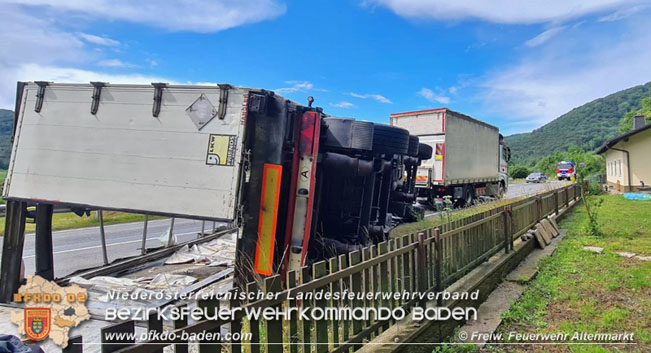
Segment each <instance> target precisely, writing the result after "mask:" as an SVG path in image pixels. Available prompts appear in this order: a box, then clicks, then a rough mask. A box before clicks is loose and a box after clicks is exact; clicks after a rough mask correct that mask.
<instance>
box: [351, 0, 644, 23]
mask: <svg viewBox="0 0 651 353" xmlns="http://www.w3.org/2000/svg"><path fill="white" fill-rule="evenodd" d="M632 2H634V1H632V0H547V1H522V0H493V1H485V0H455V1H450V0H366V1H364V2H363V3H364V4H365V5H367V6H383V7H386V8H388V9H390V10H391V11H393V12H394V13H395V14H397V15H398V16H401V17H406V18H417V19H435V20H443V21H449V20H466V19H480V20H485V21H489V22H495V23H507V24H529V23H545V22H555V21H565V20H568V19H571V18H577V17H581V16H584V15H588V14H593V13H599V12H603V11H608V10H614V9H618V8H625V7H628V6H629V5H630V4H631V3H632Z"/></svg>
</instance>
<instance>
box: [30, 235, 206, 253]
mask: <svg viewBox="0 0 651 353" xmlns="http://www.w3.org/2000/svg"><path fill="white" fill-rule="evenodd" d="M198 233H199V231H195V232H187V233H179V234H174V235H176V236H180V235H189V234H198ZM158 238H159V237H154V238H147V240H149V239H158ZM140 242H142V239H138V240H129V241H123V242H120V243H112V244H106V247H107V248H108V247H109V246H115V245H124V244H131V243H140ZM101 248H102V246H101V245H95V246H87V247H85V248H77V249H68V250H61V251H55V252H53V253H52V254H54V255H56V254H65V253H69V252H75V251H83V250H90V249H101ZM35 256H36V255H28V256H23V259H29V258H32V257H35Z"/></svg>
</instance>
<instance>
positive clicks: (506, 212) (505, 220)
mask: <svg viewBox="0 0 651 353" xmlns="http://www.w3.org/2000/svg"><path fill="white" fill-rule="evenodd" d="M508 218H509V209H508V208H507V207H506V206H504V208H503V210H502V223H503V225H504V253H505V254H508V253H509V229H508V227H509V220H508Z"/></svg>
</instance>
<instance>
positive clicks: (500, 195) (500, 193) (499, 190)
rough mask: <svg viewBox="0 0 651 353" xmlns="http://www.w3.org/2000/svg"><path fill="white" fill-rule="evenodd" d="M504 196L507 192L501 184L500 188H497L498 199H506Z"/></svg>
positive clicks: (501, 183)
mask: <svg viewBox="0 0 651 353" xmlns="http://www.w3.org/2000/svg"><path fill="white" fill-rule="evenodd" d="M504 194H506V190H505V188H504V183H503V182H500V186H499V187H498V188H497V198H498V199H499V200H501V199H503V198H504Z"/></svg>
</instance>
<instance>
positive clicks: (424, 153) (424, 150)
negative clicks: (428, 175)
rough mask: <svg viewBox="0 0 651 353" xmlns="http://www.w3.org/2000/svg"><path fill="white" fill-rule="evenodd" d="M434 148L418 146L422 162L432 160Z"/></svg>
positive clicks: (421, 144)
mask: <svg viewBox="0 0 651 353" xmlns="http://www.w3.org/2000/svg"><path fill="white" fill-rule="evenodd" d="M432 152H433V150H432V146H430V145H426V144H424V143H419V144H418V158H420V159H421V160H428V159H430V158H432Z"/></svg>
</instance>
